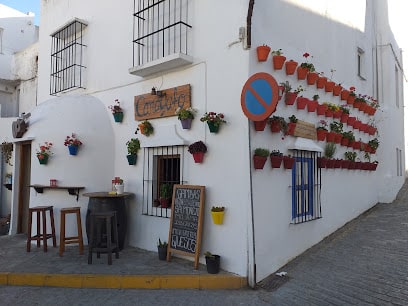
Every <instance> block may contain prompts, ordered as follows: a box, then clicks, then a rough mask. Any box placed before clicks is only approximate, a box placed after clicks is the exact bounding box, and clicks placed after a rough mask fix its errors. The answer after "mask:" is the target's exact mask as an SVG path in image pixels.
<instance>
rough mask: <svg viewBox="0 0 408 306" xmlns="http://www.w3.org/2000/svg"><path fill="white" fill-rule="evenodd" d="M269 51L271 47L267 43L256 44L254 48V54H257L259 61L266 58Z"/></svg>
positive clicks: (263, 60)
mask: <svg viewBox="0 0 408 306" xmlns="http://www.w3.org/2000/svg"><path fill="white" fill-rule="evenodd" d="M269 52H271V48H270V47H269V46H267V45H263V46H258V47H257V48H256V54H257V56H258V61H259V62H265V61H266V60H267V59H268V56H269Z"/></svg>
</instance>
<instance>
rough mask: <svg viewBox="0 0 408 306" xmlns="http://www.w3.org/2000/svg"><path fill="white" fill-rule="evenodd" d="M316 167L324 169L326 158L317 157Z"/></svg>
mask: <svg viewBox="0 0 408 306" xmlns="http://www.w3.org/2000/svg"><path fill="white" fill-rule="evenodd" d="M317 166H318V167H319V168H326V166H327V158H326V157H318V158H317Z"/></svg>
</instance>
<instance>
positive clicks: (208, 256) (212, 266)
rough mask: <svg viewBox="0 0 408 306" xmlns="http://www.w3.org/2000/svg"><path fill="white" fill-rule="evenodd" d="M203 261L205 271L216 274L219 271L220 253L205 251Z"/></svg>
mask: <svg viewBox="0 0 408 306" xmlns="http://www.w3.org/2000/svg"><path fill="white" fill-rule="evenodd" d="M204 255H205V263H206V265H207V272H208V273H210V274H217V273H219V272H220V259H221V257H220V255H216V254H212V253H211V252H208V251H207V252H205V253H204Z"/></svg>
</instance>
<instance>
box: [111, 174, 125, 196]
mask: <svg viewBox="0 0 408 306" xmlns="http://www.w3.org/2000/svg"><path fill="white" fill-rule="evenodd" d="M113 188H114V190H115V191H116V194H123V193H124V192H125V185H124V184H123V179H121V178H120V177H116V178H115V180H114V181H113Z"/></svg>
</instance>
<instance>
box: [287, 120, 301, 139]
mask: <svg viewBox="0 0 408 306" xmlns="http://www.w3.org/2000/svg"><path fill="white" fill-rule="evenodd" d="M288 119H289V123H288V131H287V134H288V135H293V134H294V133H295V129H296V123H297V122H298V119H297V118H296V116H295V115H292V116H290V117H289V118H288Z"/></svg>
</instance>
